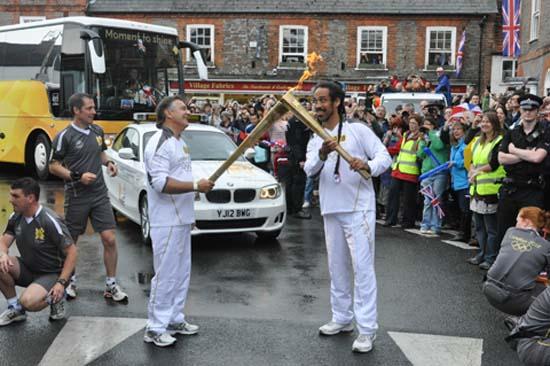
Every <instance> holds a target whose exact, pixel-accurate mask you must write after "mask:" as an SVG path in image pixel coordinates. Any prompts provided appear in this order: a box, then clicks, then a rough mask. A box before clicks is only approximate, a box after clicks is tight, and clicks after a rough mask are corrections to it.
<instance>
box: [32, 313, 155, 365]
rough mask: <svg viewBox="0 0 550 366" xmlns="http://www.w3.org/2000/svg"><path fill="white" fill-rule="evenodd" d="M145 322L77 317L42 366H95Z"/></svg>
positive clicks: (57, 338) (74, 317)
mask: <svg viewBox="0 0 550 366" xmlns="http://www.w3.org/2000/svg"><path fill="white" fill-rule="evenodd" d="M145 323H146V320H145V319H135V318H103V317H83V316H73V317H71V318H69V320H68V321H67V323H66V324H65V326H64V327H63V329H61V332H59V334H58V335H57V337H56V338H55V340H54V341H53V343H52V344H51V346H50V348H48V351H47V352H46V354H45V355H44V357H43V358H42V361H40V364H39V366H59V365H63V366H73V365H74V366H77V365H85V364H87V363H89V362H92V361H93V360H95V359H96V358H98V357H99V356H101V355H103V354H104V353H106V352H108V351H109V350H111V349H112V348H113V347H115V346H116V345H118V344H120V343H121V342H123V341H124V340H126V339H127V338H129V337H131V336H132V335H134V334H135V333H136V332H138V331H139V330H140V329H143V328H144V327H145Z"/></svg>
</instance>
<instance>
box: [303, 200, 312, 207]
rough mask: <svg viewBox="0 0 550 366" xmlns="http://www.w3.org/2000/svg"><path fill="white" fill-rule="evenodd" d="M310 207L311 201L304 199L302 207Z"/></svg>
mask: <svg viewBox="0 0 550 366" xmlns="http://www.w3.org/2000/svg"><path fill="white" fill-rule="evenodd" d="M310 207H311V203H309V202H308V201H304V204H303V205H302V208H310Z"/></svg>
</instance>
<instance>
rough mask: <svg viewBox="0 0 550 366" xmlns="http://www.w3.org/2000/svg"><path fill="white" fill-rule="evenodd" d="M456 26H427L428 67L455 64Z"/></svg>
mask: <svg viewBox="0 0 550 366" xmlns="http://www.w3.org/2000/svg"><path fill="white" fill-rule="evenodd" d="M455 52H456V28H455V27H427V28H426V67H428V66H434V67H437V66H451V65H454V64H455Z"/></svg>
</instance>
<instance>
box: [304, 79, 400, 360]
mask: <svg viewBox="0 0 550 366" xmlns="http://www.w3.org/2000/svg"><path fill="white" fill-rule="evenodd" d="M313 95H314V97H313V102H314V105H315V112H316V115H317V118H318V119H319V121H320V122H321V123H322V127H323V128H324V129H325V130H326V131H327V132H328V134H329V135H330V137H329V138H326V139H322V138H321V137H319V136H315V137H313V138H312V139H311V140H310V141H309V143H308V146H307V156H306V162H305V166H304V170H305V171H306V174H307V175H308V176H313V175H316V174H319V175H320V181H319V190H320V204H321V214H322V215H323V220H324V227H325V240H326V246H327V252H328V264H329V271H330V279H331V285H330V293H331V305H332V320H331V321H330V322H329V323H327V324H325V325H323V326H322V327H321V328H319V332H320V333H321V334H324V335H334V334H338V333H340V332H351V331H353V329H354V325H353V319H354V318H355V321H356V323H357V327H358V330H359V336H358V337H357V339H356V340H355V342H354V343H353V346H352V350H353V351H356V352H369V351H370V350H371V349H372V347H373V342H374V340H375V338H376V330H377V329H378V324H377V311H376V291H377V288H376V277H375V273H374V230H375V225H376V221H375V220H376V213H375V202H376V201H375V195H374V188H373V185H372V180H371V179H365V177H367V176H368V174H365V173H364V172H365V171H367V172H368V173H369V174H370V175H373V176H377V175H380V174H382V173H383V172H384V171H385V170H386V169H387V168H388V167H389V166H390V164H391V158H390V155H389V154H388V151H387V150H386V148H385V146H384V145H383V144H382V143H381V141H380V139H378V137H376V135H375V134H374V133H373V132H372V131H371V130H370V129H369V128H368V127H366V126H365V125H363V124H361V123H350V122H349V121H346V120H344V98H345V93H344V91H343V90H342V88H341V87H340V86H339V85H338V84H336V83H334V82H328V81H327V82H320V83H318V84H317V85H316V86H315V87H314V89H313ZM338 145H340V146H341V147H342V148H343V149H344V150H345V151H346V152H348V153H349V155H351V157H352V158H351V159H341V156H340V155H339V154H337V153H336V152H335V150H336V149H337V146H338ZM348 161H349V162H348ZM358 173H362V174H358ZM351 267H353V268H351ZM352 269H353V271H354V273H355V278H354V282H355V286H354V289H353V290H354V293H355V299H354V301H353V302H352V287H351V275H352V272H351V270H352Z"/></svg>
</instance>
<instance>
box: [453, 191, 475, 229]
mask: <svg viewBox="0 0 550 366" xmlns="http://www.w3.org/2000/svg"><path fill="white" fill-rule="evenodd" d="M453 194H454V197H455V200H456V201H457V203H458V207H459V209H460V232H461V234H462V237H463V238H464V239H466V240H468V239H470V236H471V235H472V233H471V232H472V212H471V211H470V198H469V197H468V195H469V194H470V193H469V190H468V188H465V189H459V190H458V191H453Z"/></svg>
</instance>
